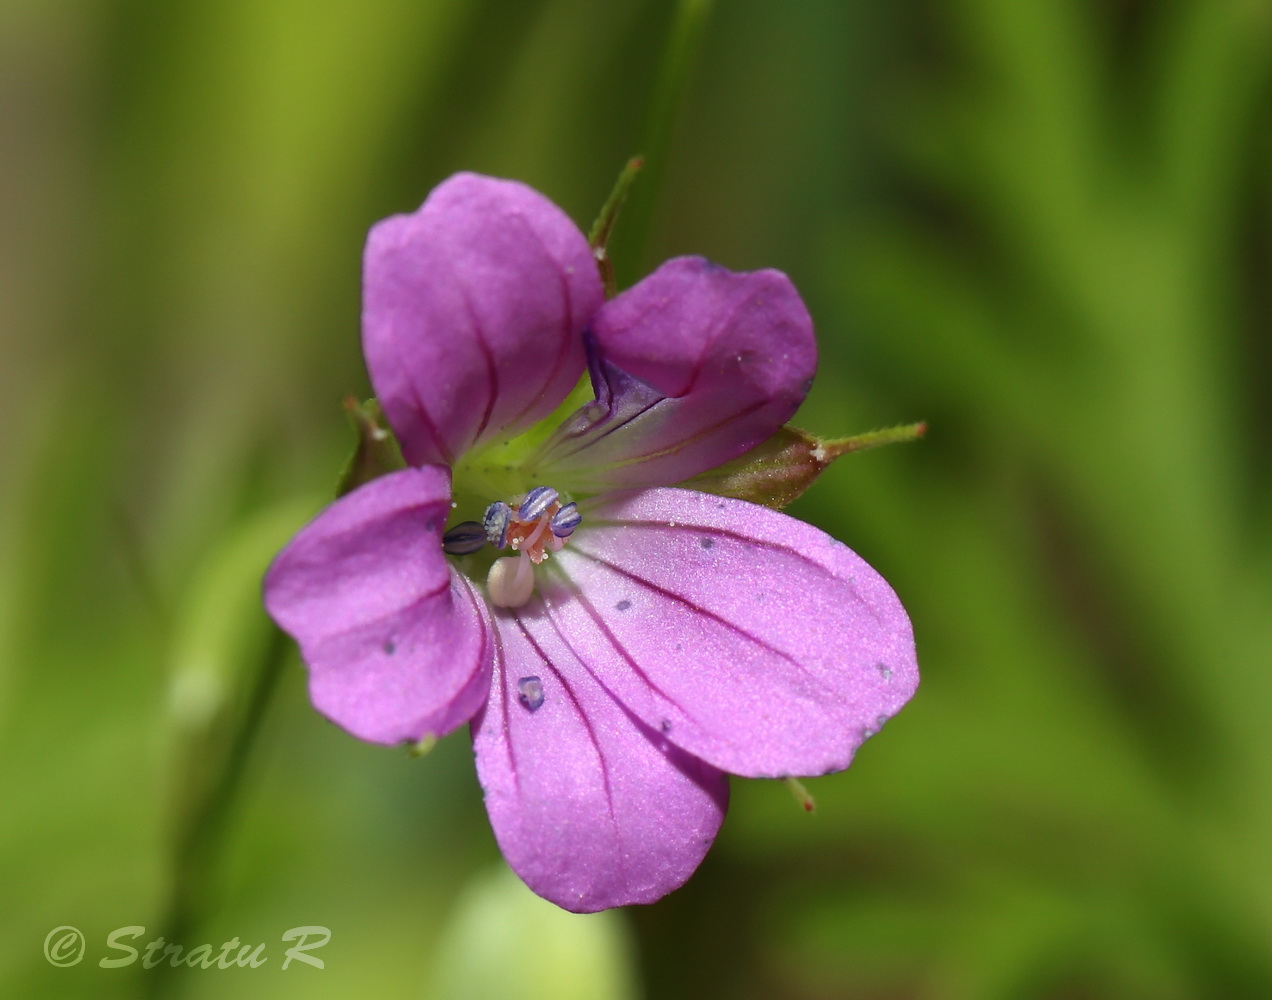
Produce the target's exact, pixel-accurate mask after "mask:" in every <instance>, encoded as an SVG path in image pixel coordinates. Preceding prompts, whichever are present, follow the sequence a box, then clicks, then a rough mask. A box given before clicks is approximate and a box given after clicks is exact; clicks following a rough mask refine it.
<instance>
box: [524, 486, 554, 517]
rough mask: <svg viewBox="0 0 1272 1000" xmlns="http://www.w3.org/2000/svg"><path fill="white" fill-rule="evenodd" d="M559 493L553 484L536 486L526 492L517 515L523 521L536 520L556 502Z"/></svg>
mask: <svg viewBox="0 0 1272 1000" xmlns="http://www.w3.org/2000/svg"><path fill="white" fill-rule="evenodd" d="M557 495H558V494H557V491H556V490H554V489H553V488H552V487H551V486H536V487H535V488H534V489H532V490H531V491H530V492H529V493H527V494H526V498H525V500H524V501H522V504H521V509H520V510H518V511H517V516H518V517H519V518H521V520H523V521H533V520H535V519H536V518H538V517H539V516H541V515H542V514H544V513H545V512H546V511H547V509H548V508H549V507H551V506H552V505H553V504H554V503H556V500H557Z"/></svg>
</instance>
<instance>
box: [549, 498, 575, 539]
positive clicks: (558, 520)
mask: <svg viewBox="0 0 1272 1000" xmlns="http://www.w3.org/2000/svg"><path fill="white" fill-rule="evenodd" d="M582 523H583V515H582V514H580V513H579V508H578V507H577V506H576V505H575V504H574V503H572V502H571V503H567V504H566V505H565V506H564V507H562V508H561V509H560V510H558V511H557V512H556V513H555V514H553V515H552V520H551V522H549V527H551V529H552V534H554V535H556V536H557V538H569V537H570V535H572V534H573V533H574V529H575V528H577V527H578V526H579V525H580V524H582Z"/></svg>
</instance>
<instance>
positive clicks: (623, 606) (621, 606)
mask: <svg viewBox="0 0 1272 1000" xmlns="http://www.w3.org/2000/svg"><path fill="white" fill-rule="evenodd" d="M631 606H632V602H631V601H629V600H627V598H623V599H622V600H621V601H619V602H618V603H617V604H615V605H614V607H615V609H616V610H618V611H626V610H627V609H628V608H630V607H631Z"/></svg>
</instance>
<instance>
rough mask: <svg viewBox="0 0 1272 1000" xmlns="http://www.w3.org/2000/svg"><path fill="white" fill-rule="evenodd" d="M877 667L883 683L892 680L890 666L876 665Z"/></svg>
mask: <svg viewBox="0 0 1272 1000" xmlns="http://www.w3.org/2000/svg"><path fill="white" fill-rule="evenodd" d="M878 667H879V676H880V677H882V678H883V679H884V680H885V681H890V680H892V668H891V667H890V666H888V665H887V664H886V663H880V664H878Z"/></svg>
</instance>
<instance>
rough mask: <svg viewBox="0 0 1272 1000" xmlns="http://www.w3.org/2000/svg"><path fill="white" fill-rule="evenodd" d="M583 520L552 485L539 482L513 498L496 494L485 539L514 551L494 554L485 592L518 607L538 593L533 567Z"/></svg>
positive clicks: (493, 601) (496, 602) (501, 605)
mask: <svg viewBox="0 0 1272 1000" xmlns="http://www.w3.org/2000/svg"><path fill="white" fill-rule="evenodd" d="M582 520H583V515H582V514H580V513H579V510H578V507H576V506H575V505H574V504H573V503H567V504H562V503H561V500H560V494H558V493H557V491H556V490H554V489H553V488H552V487H551V486H536V487H535V488H534V489H532V490H531V491H530V492H529V493H526V494H525V495H524V496H521V497H517V498H514V500H513V502H512V503H504V502H503V501H502V500H496V501H495V502H494V503H492V504H491V505H490V506H489V507H487V508H486V514H485V516H484V517H483V518H482V527H483V528H484V529H485V532H486V540H487V541H488V542H489V543H490V544H491V545H493V546H494V547H495V548H497V549H505V548H509V549H512V550H513V551H514V552H515V553H517V554H516V555H515V556H504V557H502V558H500V559H496V560H495V563H494V565H493V566H491V567H490V574H489V576H487V577H486V593H487V595H488V596H489V598H490V603H491V604H493V605H494V606H495V607H497V608H519V607H521V606H522V605H524V604H525V603H526V602H527V601H529V600H530V597H531V596H532V595H533V594H534V567H535V566H538V565H539V563H541V562H543V561H544V560H545V559H547V558H548V556H550V555H551V554H552V553H553V552H560V551H561V549H562V548H564V547H565V543H566V540H567V539H568V538H569V537H570V535H572V534H573V533H574V529H575V528H577V527H578V526H579V524H580V523H581V522H582Z"/></svg>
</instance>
